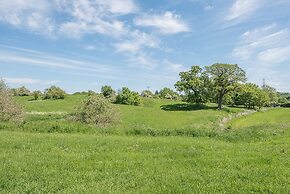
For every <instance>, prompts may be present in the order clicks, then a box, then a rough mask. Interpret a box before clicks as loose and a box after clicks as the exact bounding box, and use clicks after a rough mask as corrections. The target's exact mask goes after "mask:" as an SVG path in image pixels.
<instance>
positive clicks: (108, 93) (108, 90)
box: [101, 85, 116, 98]
mask: <svg viewBox="0 0 290 194" xmlns="http://www.w3.org/2000/svg"><path fill="white" fill-rule="evenodd" d="M101 93H102V94H103V96H104V97H105V98H112V97H114V96H115V95H116V92H115V90H114V89H113V88H112V87H111V86H108V85H105V86H103V87H102V88H101Z"/></svg>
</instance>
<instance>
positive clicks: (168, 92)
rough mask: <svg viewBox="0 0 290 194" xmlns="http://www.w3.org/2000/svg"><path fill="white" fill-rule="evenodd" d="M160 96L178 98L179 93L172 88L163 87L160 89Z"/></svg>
mask: <svg viewBox="0 0 290 194" xmlns="http://www.w3.org/2000/svg"><path fill="white" fill-rule="evenodd" d="M159 97H160V98H162V99H171V100H178V98H179V95H178V94H177V93H176V92H174V91H173V90H172V89H170V88H167V87H165V88H163V89H161V90H160V91H159Z"/></svg>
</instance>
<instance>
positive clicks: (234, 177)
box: [0, 97, 290, 193]
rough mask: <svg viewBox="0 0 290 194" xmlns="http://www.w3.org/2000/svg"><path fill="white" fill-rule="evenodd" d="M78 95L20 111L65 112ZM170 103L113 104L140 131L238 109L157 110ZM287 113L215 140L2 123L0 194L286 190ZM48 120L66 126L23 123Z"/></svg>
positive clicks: (256, 117) (244, 122) (239, 126)
mask: <svg viewBox="0 0 290 194" xmlns="http://www.w3.org/2000/svg"><path fill="white" fill-rule="evenodd" d="M81 99H82V98H81V97H72V98H68V99H66V100H65V101H63V102H61V101H47V102H43V101H40V102H36V103H40V104H43V103H47V104H46V105H41V106H39V105H36V104H33V105H30V104H29V105H26V108H27V110H28V111H35V110H37V111H44V110H48V109H47V108H46V106H47V107H49V108H50V109H49V110H48V111H60V110H59V106H60V105H58V106H56V105H55V104H59V103H60V104H61V103H65V104H66V105H65V106H66V107H64V109H65V110H66V111H71V110H72V107H74V105H75V103H76V102H77V101H80V100H81ZM18 100H20V101H22V103H24V104H26V103H27V104H28V103H30V102H27V99H26V100H25V99H24V98H21V99H18ZM33 103H35V102H33ZM50 103H52V104H50ZM172 103H174V102H171V101H162V100H159V101H145V104H144V106H143V107H131V106H118V107H119V108H120V111H121V112H122V117H123V118H124V122H123V123H122V124H120V125H121V126H123V127H124V128H125V126H127V127H133V126H134V125H135V124H137V125H140V126H139V128H141V130H146V128H144V127H143V128H142V126H141V124H144V125H149V126H151V127H152V126H153V127H156V129H157V127H159V128H160V129H157V130H162V129H163V130H165V129H166V128H169V129H171V130H172V129H173V128H172V126H174V125H176V126H178V125H182V126H181V127H188V125H191V123H193V126H197V125H195V123H194V122H197V123H196V124H200V123H201V124H202V125H203V126H210V125H209V124H207V119H208V118H211V117H212V118H213V119H214V122H216V119H219V118H220V117H223V116H227V115H228V114H231V112H237V111H240V110H238V109H230V110H228V111H222V112H219V111H215V110H212V109H209V110H195V111H175V112H172V111H164V110H161V109H160V105H163V104H172ZM49 104H50V105H49ZM62 109H63V108H62ZM149 113H150V114H149ZM289 113H290V109H275V110H271V111H268V112H265V113H255V114H253V115H249V116H245V117H241V118H238V119H235V120H233V121H231V123H229V130H228V131H225V132H223V133H221V134H220V136H217V137H215V138H205V137H198V138H189V137H173V136H169V137H146V136H140V137H136V136H124V135H123V136H112V135H97V134H94V135H89V134H80V133H74V134H58V133H53V134H46V133H24V132H19V130H18V129H17V128H16V127H15V126H10V127H11V128H6V129H5V128H3V130H1V131H0V163H1V164H3V165H0V193H5V192H12V193H15V192H57V191H59V192H62V193H71V192H72V191H74V192H96V191H99V192H132V193H142V192H143V193H144V192H147V193H148V192H150V193H151V192H152V193H153V192H155V193H160V192H164V193H170V192H171V193H177V192H179V193H180V192H183V193H194V192H195V193H198V192H208V193H222V192H224V193H238V191H239V192H241V193H252V192H260V193H289V192H290V188H289V185H290V179H289V177H290V172H289V168H290V162H289V161H290V158H289V155H290V153H289V148H290V145H289V142H290V135H289V129H290V127H289V124H290V123H289V118H290V117H289ZM47 117H49V118H47ZM203 119H204V120H203ZM39 120H42V121H43V122H42V123H41V122H39ZM276 121H278V122H276ZM54 122H56V123H58V124H59V125H68V123H67V122H65V121H62V116H55V115H52V116H48V115H46V116H33V117H30V118H28V125H27V127H28V128H32V127H33V126H34V127H35V130H32V131H38V130H37V128H39V129H40V130H39V131H41V129H43V128H46V127H47V125H49V123H54ZM203 122H204V123H203ZM37 123H38V124H37ZM175 123H176V124H175ZM281 124H284V125H281ZM273 126H275V127H273ZM4 127H5V126H4ZM71 127H72V128H80V129H84V128H89V126H82V125H80V126H79V125H76V124H71ZM119 127H120V126H119ZM8 129H9V130H14V131H18V132H11V131H9V130H8ZM59 130H60V128H57V127H55V131H56V132H61V131H59ZM92 130H96V129H95V128H92ZM104 130H105V131H107V130H109V129H104ZM43 131H44V132H45V131H46V130H43ZM281 131H282V132H281ZM51 132H53V131H51ZM80 132H82V131H81V130H80ZM268 132H269V133H268ZM261 137H262V138H261ZM225 140H226V141H225Z"/></svg>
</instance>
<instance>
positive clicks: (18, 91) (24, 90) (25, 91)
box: [15, 86, 31, 96]
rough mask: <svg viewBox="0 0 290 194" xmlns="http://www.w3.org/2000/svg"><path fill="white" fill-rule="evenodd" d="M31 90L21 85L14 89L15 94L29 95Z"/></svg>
mask: <svg viewBox="0 0 290 194" xmlns="http://www.w3.org/2000/svg"><path fill="white" fill-rule="evenodd" d="M30 95H31V92H30V90H28V89H27V88H26V87H24V86H22V87H20V88H17V89H16V90H15V96H30Z"/></svg>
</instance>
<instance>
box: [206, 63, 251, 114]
mask: <svg viewBox="0 0 290 194" xmlns="http://www.w3.org/2000/svg"><path fill="white" fill-rule="evenodd" d="M206 73H207V74H208V76H209V78H210V79H211V81H212V84H213V88H212V89H213V91H215V92H216V96H217V102H218V109H219V110H221V109H222V105H223V100H224V96H225V95H226V94H228V93H229V92H231V91H234V90H235V89H236V86H237V84H238V83H240V82H245V81H246V73H245V71H244V70H242V69H241V68H240V67H239V66H238V65H232V64H221V63H216V64H213V65H211V66H208V67H206Z"/></svg>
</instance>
